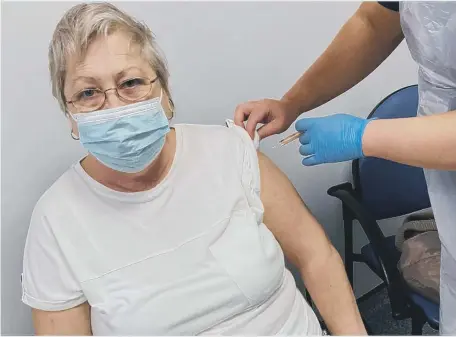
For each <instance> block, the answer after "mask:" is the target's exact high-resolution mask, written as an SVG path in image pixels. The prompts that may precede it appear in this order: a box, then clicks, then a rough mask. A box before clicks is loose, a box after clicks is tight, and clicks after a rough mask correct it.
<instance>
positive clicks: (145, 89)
mask: <svg viewBox="0 0 456 337" xmlns="http://www.w3.org/2000/svg"><path fill="white" fill-rule="evenodd" d="M157 79H158V77H156V78H154V79H153V80H150V79H148V78H141V77H136V78H131V79H128V80H126V81H123V82H122V83H120V84H119V85H118V86H117V87H115V88H109V89H106V90H104V91H103V90H100V89H97V88H90V89H84V90H81V91H79V92H77V93H76V94H74V95H73V96H72V97H71V100H70V101H67V103H71V104H73V106H74V107H75V108H76V109H77V110H78V112H92V111H95V110H98V109H100V108H101V107H102V106H103V105H104V103H105V101H106V97H107V96H106V92H108V91H109V90H115V92H116V95H117V97H119V98H120V99H121V100H123V101H126V102H130V103H135V102H138V101H140V100H141V99H143V98H145V97H147V96H148V95H149V94H150V92H151V90H152V84H153V83H154V82H155V81H157Z"/></svg>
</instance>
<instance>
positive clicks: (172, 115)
mask: <svg viewBox="0 0 456 337" xmlns="http://www.w3.org/2000/svg"><path fill="white" fill-rule="evenodd" d="M162 98H163V88H161V89H160V101H159V102H160V104H161V101H162ZM168 104H169V107H170V110H171V117H168V116H166V118H167V119H168V121H170V120H171V119H173V117H174V109H171V107H172V106H173V102H172V101H171V99H170V98H168ZM165 115H166V114H165Z"/></svg>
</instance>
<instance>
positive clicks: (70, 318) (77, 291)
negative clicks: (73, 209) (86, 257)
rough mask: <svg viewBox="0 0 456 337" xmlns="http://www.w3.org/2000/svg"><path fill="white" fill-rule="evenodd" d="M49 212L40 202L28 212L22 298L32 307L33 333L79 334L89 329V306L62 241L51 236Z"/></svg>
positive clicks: (53, 233)
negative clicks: (28, 225)
mask: <svg viewBox="0 0 456 337" xmlns="http://www.w3.org/2000/svg"><path fill="white" fill-rule="evenodd" d="M51 212H52V210H50V211H49V210H46V207H45V206H43V203H42V201H41V202H39V203H38V204H37V206H36V207H35V209H34V211H33V214H32V219H31V222H30V228H29V232H28V235H27V240H26V244H25V249H24V260H23V272H22V277H21V282H22V301H23V303H24V304H26V305H28V306H29V307H31V308H32V311H33V321H34V325H35V329H36V333H37V334H67V333H68V334H75V335H79V334H82V332H87V331H90V330H88V329H90V324H89V325H88V323H87V322H88V321H87V317H88V312H89V311H90V310H89V305H88V304H87V299H86V298H85V295H84V293H83V291H82V288H81V284H80V281H79V279H78V277H77V275H76V273H75V271H74V269H73V268H72V266H71V265H70V264H69V262H68V259H67V257H66V255H65V253H64V251H65V249H63V247H64V243H61V242H60V241H59V240H58V238H57V236H56V235H55V231H54V230H53V228H54V227H53V225H56V224H53V223H51V221H50V220H49V218H53V219H54V218H55V217H53V216H49V215H52V214H53V213H51ZM57 225H58V224H57ZM83 323H84V324H83ZM73 330H74V331H73ZM84 334H87V333H84Z"/></svg>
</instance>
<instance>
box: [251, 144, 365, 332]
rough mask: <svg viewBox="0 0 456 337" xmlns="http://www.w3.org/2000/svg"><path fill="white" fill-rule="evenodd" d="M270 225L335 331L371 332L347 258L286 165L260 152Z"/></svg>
mask: <svg viewBox="0 0 456 337" xmlns="http://www.w3.org/2000/svg"><path fill="white" fill-rule="evenodd" d="M258 159H259V167H260V176H261V199H262V202H263V205H264V210H265V211H264V219H263V222H264V224H265V225H266V226H267V227H268V228H269V230H270V231H271V232H272V233H273V234H274V236H275V237H276V239H277V241H278V242H279V244H280V246H281V247H282V249H283V251H284V254H285V256H286V257H287V258H288V259H289V260H290V262H292V263H293V264H294V265H295V266H296V267H297V268H298V269H299V271H300V273H301V276H302V279H303V281H304V283H305V285H306V288H307V289H308V291H309V293H310V295H311V296H312V299H313V300H314V302H315V304H316V305H317V308H318V310H319V312H320V313H321V315H322V317H323V319H324V320H325V323H326V325H327V326H328V328H329V330H330V331H331V333H332V334H334V335H366V334H367V333H366V330H365V327H364V325H363V322H362V319H361V316H360V314H359V310H358V307H357V304H356V300H355V297H354V295H353V292H352V289H351V286H350V283H349V282H348V279H347V275H346V273H345V269H344V265H343V262H342V259H341V258H340V256H339V254H338V252H337V251H336V249H335V248H334V247H333V245H332V244H331V242H330V240H329V239H328V237H327V236H326V233H325V231H324V229H323V228H322V226H321V225H320V224H319V223H318V222H317V220H316V219H315V218H314V217H313V216H312V215H311V213H310V212H309V211H308V210H307V208H306V206H305V205H304V203H303V202H302V200H301V198H300V196H299V194H298V193H297V192H296V190H295V189H294V187H293V185H292V184H291V182H290V181H289V180H288V178H287V177H286V176H285V174H283V173H282V172H281V171H280V169H279V168H278V167H277V166H276V165H275V164H274V163H273V162H272V161H271V160H270V159H268V158H267V157H266V156H265V155H263V154H262V153H261V152H258Z"/></svg>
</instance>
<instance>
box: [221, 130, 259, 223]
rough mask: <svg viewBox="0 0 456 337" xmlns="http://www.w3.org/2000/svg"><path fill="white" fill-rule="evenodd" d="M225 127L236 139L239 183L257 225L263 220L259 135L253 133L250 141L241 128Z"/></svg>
mask: <svg viewBox="0 0 456 337" xmlns="http://www.w3.org/2000/svg"><path fill="white" fill-rule="evenodd" d="M227 126H228V127H230V128H231V129H232V131H233V132H234V133H235V134H236V138H237V139H238V153H239V158H240V160H239V166H240V175H241V183H242V186H243V188H244V192H245V195H246V197H247V200H248V202H249V206H250V209H251V210H252V211H253V212H254V214H255V217H256V220H257V222H258V223H261V222H262V219H263V213H264V208H263V203H262V201H261V198H260V187H261V179H260V167H259V162H258V153H257V150H258V148H259V135H258V133H257V132H255V137H254V139H253V140H252V138H250V135H249V134H248V133H247V131H245V130H244V129H243V128H241V127H239V126H237V125H234V123H232V124H229V123H228V122H227Z"/></svg>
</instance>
